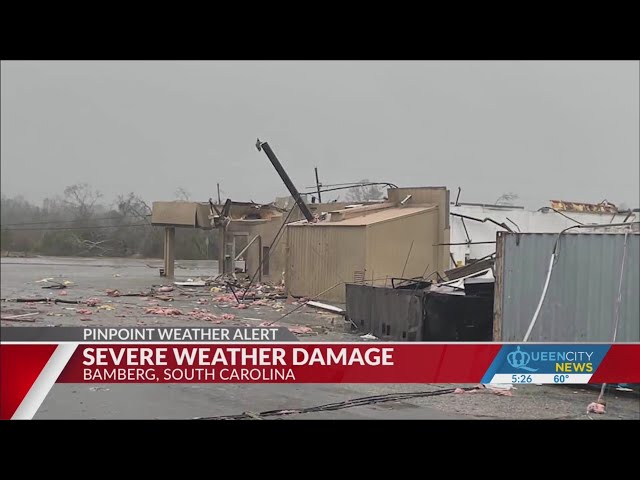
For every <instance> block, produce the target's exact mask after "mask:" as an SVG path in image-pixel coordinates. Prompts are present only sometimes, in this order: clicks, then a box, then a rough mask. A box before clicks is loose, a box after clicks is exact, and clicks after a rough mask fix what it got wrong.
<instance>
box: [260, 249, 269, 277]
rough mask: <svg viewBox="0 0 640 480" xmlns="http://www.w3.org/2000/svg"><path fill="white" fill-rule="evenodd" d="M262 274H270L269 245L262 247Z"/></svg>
mask: <svg viewBox="0 0 640 480" xmlns="http://www.w3.org/2000/svg"><path fill="white" fill-rule="evenodd" d="M262 274H263V275H269V247H262Z"/></svg>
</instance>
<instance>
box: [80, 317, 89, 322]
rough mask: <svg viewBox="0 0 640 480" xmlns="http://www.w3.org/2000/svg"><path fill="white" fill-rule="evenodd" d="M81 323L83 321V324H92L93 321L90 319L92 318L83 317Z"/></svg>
mask: <svg viewBox="0 0 640 480" xmlns="http://www.w3.org/2000/svg"><path fill="white" fill-rule="evenodd" d="M80 321H81V322H90V321H91V319H90V318H87V317H82V318H81V319H80Z"/></svg>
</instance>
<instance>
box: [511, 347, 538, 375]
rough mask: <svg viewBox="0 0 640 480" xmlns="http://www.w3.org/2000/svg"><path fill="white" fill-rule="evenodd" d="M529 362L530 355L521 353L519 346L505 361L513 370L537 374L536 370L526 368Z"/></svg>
mask: <svg viewBox="0 0 640 480" xmlns="http://www.w3.org/2000/svg"><path fill="white" fill-rule="evenodd" d="M530 360H531V355H529V354H528V353H527V352H523V351H522V350H520V347H519V346H518V347H516V351H515V352H511V353H510V354H509V355H507V361H508V362H509V365H511V366H512V367H513V368H517V369H519V370H526V371H528V372H537V371H538V369H537V368H535V369H534V368H529V367H527V365H528V364H529V361H530Z"/></svg>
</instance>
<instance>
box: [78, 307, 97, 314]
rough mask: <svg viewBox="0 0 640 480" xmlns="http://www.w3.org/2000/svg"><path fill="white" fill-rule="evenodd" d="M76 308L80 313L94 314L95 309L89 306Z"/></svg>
mask: <svg viewBox="0 0 640 480" xmlns="http://www.w3.org/2000/svg"><path fill="white" fill-rule="evenodd" d="M75 310H76V313H79V314H80V315H93V311H92V310H89V309H87V308H76V309H75Z"/></svg>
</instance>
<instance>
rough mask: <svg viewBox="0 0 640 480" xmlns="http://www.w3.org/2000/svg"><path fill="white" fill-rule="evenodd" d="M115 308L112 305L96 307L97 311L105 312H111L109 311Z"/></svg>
mask: <svg viewBox="0 0 640 480" xmlns="http://www.w3.org/2000/svg"><path fill="white" fill-rule="evenodd" d="M115 309H116V307H114V306H113V305H100V306H99V307H98V310H107V311H111V310H115Z"/></svg>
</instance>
